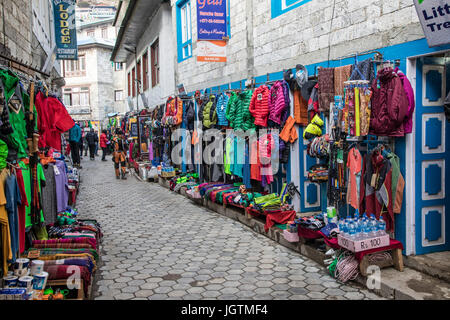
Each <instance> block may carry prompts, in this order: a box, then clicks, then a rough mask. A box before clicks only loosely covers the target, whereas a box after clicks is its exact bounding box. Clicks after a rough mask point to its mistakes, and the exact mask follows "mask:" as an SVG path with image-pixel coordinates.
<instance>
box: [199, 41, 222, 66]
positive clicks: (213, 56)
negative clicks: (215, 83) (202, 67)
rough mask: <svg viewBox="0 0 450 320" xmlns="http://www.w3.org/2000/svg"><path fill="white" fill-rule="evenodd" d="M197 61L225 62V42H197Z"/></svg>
mask: <svg viewBox="0 0 450 320" xmlns="http://www.w3.org/2000/svg"><path fill="white" fill-rule="evenodd" d="M197 50H198V51H197V61H201V62H227V43H226V41H222V40H203V41H198V42H197Z"/></svg>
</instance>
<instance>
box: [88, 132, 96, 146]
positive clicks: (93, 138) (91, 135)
mask: <svg viewBox="0 0 450 320" xmlns="http://www.w3.org/2000/svg"><path fill="white" fill-rule="evenodd" d="M86 141H87V143H88V144H89V145H93V144H96V143H97V142H98V136H97V135H96V134H95V132H88V133H87V134H86Z"/></svg>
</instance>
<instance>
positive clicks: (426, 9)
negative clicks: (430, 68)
mask: <svg viewBox="0 0 450 320" xmlns="http://www.w3.org/2000/svg"><path fill="white" fill-rule="evenodd" d="M414 5H415V6H416V11H417V14H418V16H419V20H420V23H421V24H422V29H423V32H424V34H425V37H426V38H427V42H428V46H430V47H436V46H441V45H445V44H449V43H450V2H448V0H414Z"/></svg>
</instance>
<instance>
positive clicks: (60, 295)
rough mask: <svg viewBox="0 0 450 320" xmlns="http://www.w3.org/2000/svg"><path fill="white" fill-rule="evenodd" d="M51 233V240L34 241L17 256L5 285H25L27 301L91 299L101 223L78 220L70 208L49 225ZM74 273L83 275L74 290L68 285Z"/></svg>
mask: <svg viewBox="0 0 450 320" xmlns="http://www.w3.org/2000/svg"><path fill="white" fill-rule="evenodd" d="M48 235H49V240H33V242H32V247H30V248H29V249H28V250H27V251H25V252H24V254H23V255H22V256H23V258H20V259H17V261H16V263H15V266H14V273H13V274H12V273H11V275H9V276H7V277H5V278H4V279H5V281H4V286H6V288H14V286H17V287H19V288H25V289H26V295H25V296H24V297H23V299H25V300H31V299H32V300H62V299H80V298H81V299H84V298H88V297H89V291H90V287H91V284H92V277H93V274H94V272H95V270H96V266H97V261H98V243H99V241H100V239H101V237H102V233H101V230H100V226H99V225H98V224H97V222H96V221H94V220H80V219H77V212H76V211H74V210H72V209H71V208H68V210H67V211H65V212H63V213H60V214H58V218H57V221H56V222H55V223H54V224H52V225H49V226H48ZM74 272H77V274H79V275H80V279H75V283H73V285H74V286H73V287H74V288H75V289H76V290H75V292H74V291H71V290H70V289H72V288H69V287H68V285H67V283H69V280H70V279H71V277H73V274H74ZM13 280H17V282H16V283H15V282H14V281H13ZM80 293H81V295H80Z"/></svg>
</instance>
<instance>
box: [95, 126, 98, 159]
mask: <svg viewBox="0 0 450 320" xmlns="http://www.w3.org/2000/svg"><path fill="white" fill-rule="evenodd" d="M95 135H96V136H97V137H98V131H95ZM95 156H96V157H97V156H98V139H97V142H96V143H95Z"/></svg>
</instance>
